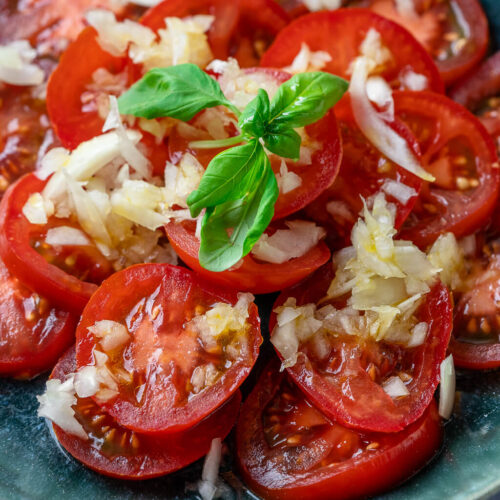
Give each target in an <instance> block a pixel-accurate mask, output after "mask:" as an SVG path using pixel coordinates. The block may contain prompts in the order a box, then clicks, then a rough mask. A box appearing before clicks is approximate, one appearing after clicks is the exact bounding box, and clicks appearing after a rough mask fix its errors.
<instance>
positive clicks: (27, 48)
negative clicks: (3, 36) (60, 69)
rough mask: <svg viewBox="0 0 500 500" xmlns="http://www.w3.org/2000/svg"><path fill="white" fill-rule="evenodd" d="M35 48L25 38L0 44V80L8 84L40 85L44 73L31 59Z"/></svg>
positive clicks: (34, 54) (34, 56) (34, 53)
mask: <svg viewBox="0 0 500 500" xmlns="http://www.w3.org/2000/svg"><path fill="white" fill-rule="evenodd" d="M35 58H36V50H35V49H33V48H32V47H31V45H30V43H29V42H28V41H27V40H16V41H15V42H11V43H9V44H8V45H0V82H5V83H8V84H10V85H22V86H31V85H40V84H41V83H42V82H43V81H44V79H45V74H44V72H43V70H42V69H41V68H39V67H38V66H37V65H36V64H33V61H34V60H35Z"/></svg>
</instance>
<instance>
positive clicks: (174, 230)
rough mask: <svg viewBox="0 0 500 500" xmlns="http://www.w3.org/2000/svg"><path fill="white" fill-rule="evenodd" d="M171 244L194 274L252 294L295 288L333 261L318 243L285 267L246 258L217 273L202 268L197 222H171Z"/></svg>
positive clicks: (285, 264) (326, 249) (326, 250)
mask: <svg viewBox="0 0 500 500" xmlns="http://www.w3.org/2000/svg"><path fill="white" fill-rule="evenodd" d="M165 231H166V233H167V236H168V239H169V241H170V244H171V245H172V247H173V249H174V250H175V251H176V253H177V255H179V257H180V258H181V259H182V260H183V261H184V262H185V263H186V264H187V265H188V266H189V267H190V268H191V269H193V270H194V271H196V272H197V273H198V274H200V275H201V276H203V277H205V278H206V279H208V280H210V281H213V282H214V283H217V284H219V285H221V286H227V287H230V288H236V289H238V290H243V291H246V292H251V293H272V292H277V291H279V290H283V289H284V288H287V287H289V286H292V285H294V284H296V283H298V282H299V281H301V280H302V279H304V278H305V277H306V276H308V275H309V274H311V273H312V272H314V271H315V270H316V269H318V268H319V267H321V266H322V265H323V264H325V263H326V262H327V261H328V260H329V258H330V251H329V250H328V247H327V246H326V245H325V243H323V242H319V243H318V244H317V245H316V246H314V247H313V248H311V250H309V252H307V253H306V254H305V255H303V256H302V257H297V258H295V259H292V260H290V261H288V262H285V263H283V264H271V263H269V262H263V261H260V260H257V259H256V258H254V257H253V256H252V254H249V255H247V256H246V257H244V258H243V259H242V261H241V264H237V265H236V266H233V268H232V269H229V270H227V271H223V272H220V273H215V272H212V271H208V270H207V269H205V268H204V267H202V266H201V264H200V261H199V260H198V253H199V250H200V240H199V239H198V238H197V237H196V223H194V222H191V221H185V222H180V223H175V222H171V223H169V224H167V225H166V226H165Z"/></svg>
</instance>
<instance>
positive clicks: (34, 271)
mask: <svg viewBox="0 0 500 500" xmlns="http://www.w3.org/2000/svg"><path fill="white" fill-rule="evenodd" d="M45 183H46V181H42V180H40V179H38V177H36V175H34V174H28V175H25V176H24V177H22V178H21V179H19V180H18V181H17V182H16V183H15V184H13V185H12V186H11V187H10V188H9V190H8V191H7V193H6V195H5V197H4V198H3V199H2V203H1V204H0V255H1V258H2V259H3V261H4V263H5V265H6V267H7V268H8V270H9V271H10V273H12V275H13V276H15V277H16V278H17V279H19V281H20V282H21V283H23V284H24V285H26V286H27V287H29V288H30V289H32V290H34V291H36V292H37V293H39V294H41V295H42V296H43V297H45V298H46V299H47V300H49V301H50V302H51V303H52V304H54V305H57V306H58V307H60V308H62V309H64V310H67V311H70V312H73V313H75V314H78V315H79V314H80V313H81V311H82V310H83V308H84V307H85V304H86V303H87V301H88V300H89V298H90V296H91V295H92V294H93V293H94V291H95V290H96V289H97V285H96V283H100V282H101V281H102V280H103V279H104V278H106V277H107V276H109V275H110V274H111V273H112V272H113V268H112V267H111V264H110V262H109V261H108V260H107V259H106V258H105V257H104V256H103V255H102V254H101V253H100V251H99V250H98V249H97V247H96V246H95V245H94V244H93V243H91V242H90V240H89V244H88V245H78V246H74V245H65V246H51V245H48V244H47V243H46V242H45V238H46V235H47V231H48V230H49V229H50V228H53V227H56V226H72V227H76V228H78V227H79V226H78V225H77V224H76V223H75V222H72V221H69V220H65V219H56V218H51V219H50V221H49V223H48V224H47V225H38V224H31V223H30V222H29V221H28V219H27V218H26V217H25V215H24V214H23V211H22V210H23V207H24V205H25V204H26V202H27V200H28V198H29V197H30V196H31V195H32V194H34V193H38V192H40V191H42V189H43V188H44V186H45ZM87 280H88V281H87Z"/></svg>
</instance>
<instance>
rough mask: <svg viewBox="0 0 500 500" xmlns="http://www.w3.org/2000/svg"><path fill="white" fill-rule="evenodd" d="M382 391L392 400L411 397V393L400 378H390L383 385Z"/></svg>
mask: <svg viewBox="0 0 500 500" xmlns="http://www.w3.org/2000/svg"><path fill="white" fill-rule="evenodd" d="M382 389H384V391H385V392H386V393H387V394H388V395H389V396H390V397H391V398H392V399H396V398H401V397H405V396H409V395H410V391H409V390H408V388H407V387H406V385H405V384H404V383H403V381H402V380H401V379H400V378H399V377H390V378H388V379H387V380H385V381H384V382H383V383H382Z"/></svg>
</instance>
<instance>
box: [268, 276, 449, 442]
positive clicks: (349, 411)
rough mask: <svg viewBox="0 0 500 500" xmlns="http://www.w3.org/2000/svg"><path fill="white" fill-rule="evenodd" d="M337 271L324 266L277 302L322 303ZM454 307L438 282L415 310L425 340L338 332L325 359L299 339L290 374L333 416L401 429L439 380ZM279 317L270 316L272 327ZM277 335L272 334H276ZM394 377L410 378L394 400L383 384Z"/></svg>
mask: <svg viewBox="0 0 500 500" xmlns="http://www.w3.org/2000/svg"><path fill="white" fill-rule="evenodd" d="M332 274H333V271H332V270H331V268H330V266H328V267H327V268H326V269H325V267H323V268H322V269H320V270H318V271H317V272H316V273H315V274H314V275H312V276H311V277H309V278H308V279H307V280H305V281H304V282H302V283H300V284H299V285H297V286H296V287H294V288H291V289H289V290H286V291H284V292H283V293H282V294H281V295H280V296H279V297H278V299H277V301H276V303H275V307H274V308H273V309H275V308H276V307H278V306H280V305H282V304H283V303H284V302H285V301H286V299H287V298H289V297H295V298H296V300H297V305H304V304H309V303H317V302H318V301H319V300H320V299H321V298H322V297H324V296H325V295H326V291H327V288H328V286H329V284H330V282H331V278H332ZM452 313H453V306H452V303H451V297H450V293H449V292H448V290H447V288H446V287H445V286H444V285H443V284H442V283H441V282H438V283H436V284H435V285H434V286H433V287H432V288H431V291H430V292H429V294H428V295H426V297H425V299H424V301H423V302H422V304H421V306H420V307H419V309H418V310H417V312H416V316H417V318H418V320H419V321H421V322H425V323H427V324H428V328H429V330H428V331H429V333H428V334H427V338H426V340H425V342H424V344H422V345H420V346H418V347H413V348H405V347H403V346H398V345H396V344H389V343H386V342H383V341H381V342H376V341H374V340H371V339H367V338H366V339H365V338H363V339H361V338H358V337H356V336H353V335H349V334H347V333H345V334H339V335H336V336H335V337H331V336H329V337H328V345H329V350H330V352H329V354H327V355H326V356H325V357H323V358H322V360H320V359H319V358H318V356H317V354H316V353H317V350H316V346H315V345H314V343H313V342H312V341H309V342H305V343H300V344H299V352H300V353H301V355H300V356H299V357H298V360H297V363H296V364H295V365H294V366H292V367H289V368H287V371H288V373H289V374H290V375H291V377H292V378H293V380H294V381H295V383H296V384H297V385H299V387H300V388H301V389H302V390H303V391H304V393H305V394H306V395H307V397H308V398H309V399H310V401H311V402H313V403H314V404H315V405H316V406H317V407H318V408H319V409H321V411H322V412H323V413H324V414H325V415H327V416H328V417H329V418H331V419H333V420H335V421H337V422H339V423H342V424H343V425H346V426H348V427H352V428H355V429H363V430H370V431H375V432H398V431H401V430H403V429H404V428H405V427H407V426H408V425H410V424H411V423H413V422H415V421H416V420H417V419H418V418H420V417H421V416H422V414H423V413H424V411H425V409H426V408H427V406H428V405H429V404H430V402H431V400H432V397H433V395H434V391H435V390H436V387H437V385H438V382H439V369H440V365H441V362H442V361H443V360H444V358H445V356H446V349H447V347H448V342H449V340H450V334H451V329H452V326H453V320H452ZM275 325H276V315H275V313H273V315H272V316H271V320H270V330H271V331H273V329H274V326H275ZM271 338H272V334H271ZM392 376H398V377H399V378H401V377H403V378H402V380H406V381H407V385H406V387H407V390H408V392H409V394H408V395H407V396H405V397H400V398H395V399H393V398H391V397H390V396H389V395H388V394H387V393H386V392H385V391H384V389H383V388H382V385H381V384H383V383H384V381H386V380H388V379H389V378H390V377H392Z"/></svg>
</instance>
